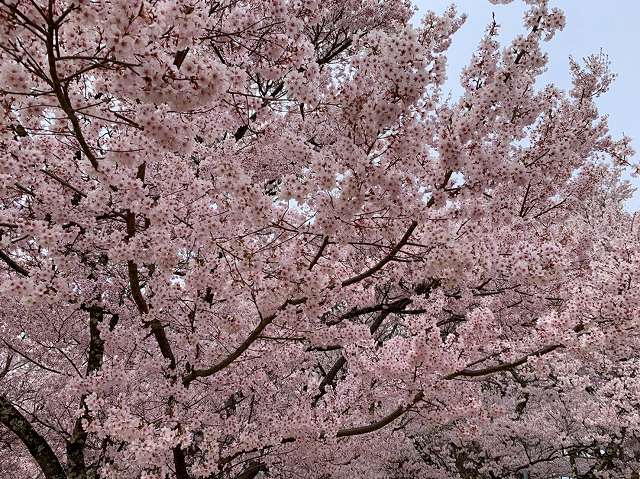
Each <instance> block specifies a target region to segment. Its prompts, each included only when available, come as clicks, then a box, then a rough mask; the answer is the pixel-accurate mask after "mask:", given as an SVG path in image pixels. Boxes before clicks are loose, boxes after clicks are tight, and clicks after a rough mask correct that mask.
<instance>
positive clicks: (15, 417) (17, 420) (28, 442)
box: [0, 395, 67, 479]
mask: <svg viewBox="0 0 640 479" xmlns="http://www.w3.org/2000/svg"><path fill="white" fill-rule="evenodd" d="M0 422H1V423H2V424H4V426H5V427H7V428H8V429H9V430H11V431H13V433H14V434H15V435H16V436H18V438H20V440H21V441H22V443H23V444H24V445H25V446H26V448H27V450H28V451H29V453H31V456H33V458H34V459H35V461H36V462H37V463H38V466H40V470H41V471H42V473H43V474H44V477H45V478H46V479H67V476H66V474H65V472H64V469H63V468H62V465H61V464H60V461H59V460H58V458H57V456H56V455H55V453H54V452H53V450H52V449H51V446H49V443H48V442H47V441H46V439H45V438H43V437H42V436H41V435H40V434H39V433H38V431H36V430H35V429H34V428H33V426H32V425H31V424H30V423H29V421H27V419H26V418H25V417H24V416H23V415H22V414H21V413H20V411H18V410H17V409H16V408H15V407H14V406H13V404H11V402H9V400H8V399H7V398H5V397H4V396H3V395H0Z"/></svg>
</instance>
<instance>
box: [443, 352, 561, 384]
mask: <svg viewBox="0 0 640 479" xmlns="http://www.w3.org/2000/svg"><path fill="white" fill-rule="evenodd" d="M559 348H564V345H562V344H552V345H550V346H545V347H544V348H541V349H538V350H537V351H534V352H532V353H529V354H526V355H524V356H523V357H521V358H519V359H517V360H516V361H512V362H510V363H503V364H496V365H495V366H490V367H488V368H482V369H463V370H461V371H456V372H454V373H451V374H447V375H446V376H444V378H443V379H447V380H451V379H456V378H459V377H469V378H475V377H479V376H487V375H488V374H493V373H499V372H502V371H508V370H510V369H513V368H516V367H518V366H522V365H523V364H524V363H526V362H527V361H528V360H529V358H530V357H533V356H538V357H539V356H543V355H545V354H548V353H550V352H552V351H555V350H556V349H559Z"/></svg>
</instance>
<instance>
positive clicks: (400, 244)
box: [342, 221, 418, 287]
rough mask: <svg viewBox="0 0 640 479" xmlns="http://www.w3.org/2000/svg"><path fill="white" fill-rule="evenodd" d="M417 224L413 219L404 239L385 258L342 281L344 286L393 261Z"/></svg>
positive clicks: (360, 279) (356, 281) (369, 274)
mask: <svg viewBox="0 0 640 479" xmlns="http://www.w3.org/2000/svg"><path fill="white" fill-rule="evenodd" d="M417 226H418V223H417V222H416V221H412V222H411V226H409V229H408V230H407V232H406V233H405V234H404V236H403V237H402V239H400V241H399V242H398V244H396V245H395V246H394V247H393V248H392V249H391V251H390V252H389V254H388V255H386V256H385V257H384V258H382V259H381V260H380V261H378V262H377V263H376V264H375V265H374V266H372V267H371V268H369V269H368V270H366V271H363V272H362V273H360V274H358V275H356V276H354V277H353V278H349V279H346V280H344V281H343V282H342V286H343V287H346V286H350V285H352V284H355V283H358V282H359V281H362V280H363V279H365V278H368V277H369V276H371V275H372V274H374V273H376V272H378V271H380V270H381V269H382V268H383V267H384V265H385V264H387V263H388V262H389V261H391V260H392V259H393V258H394V257H395V255H396V254H398V252H399V251H400V249H401V248H402V247H403V246H404V245H405V244H407V241H409V238H411V235H412V234H413V230H415V229H416V227H417Z"/></svg>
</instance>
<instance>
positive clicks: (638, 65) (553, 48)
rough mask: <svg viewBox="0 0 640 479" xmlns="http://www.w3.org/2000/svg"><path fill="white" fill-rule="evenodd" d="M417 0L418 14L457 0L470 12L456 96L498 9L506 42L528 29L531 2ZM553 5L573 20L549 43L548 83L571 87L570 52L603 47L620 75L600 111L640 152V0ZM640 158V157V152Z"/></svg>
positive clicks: (451, 58) (459, 38) (556, 1)
mask: <svg viewBox="0 0 640 479" xmlns="http://www.w3.org/2000/svg"><path fill="white" fill-rule="evenodd" d="M413 3H414V4H415V5H416V6H417V7H418V9H419V11H418V13H417V14H416V17H417V18H419V16H420V15H421V13H424V12H426V11H427V10H433V11H435V12H437V13H442V12H443V11H444V10H445V9H446V8H447V7H448V6H449V5H450V4H451V3H455V4H456V5H457V7H458V11H459V12H460V13H466V14H467V15H468V18H467V21H466V23H465V24H464V25H463V26H462V28H461V29H460V30H459V31H458V32H457V33H456V35H455V37H454V39H453V43H452V45H451V48H450V50H449V53H448V70H447V73H448V80H447V85H446V88H445V91H447V92H448V91H451V93H452V96H453V98H455V97H456V96H458V94H459V93H460V91H461V89H460V86H459V82H458V78H459V73H460V71H461V69H462V67H463V66H465V65H466V64H467V63H468V61H469V59H470V58H471V53H472V52H473V50H474V49H475V47H476V46H477V44H478V41H479V40H480V38H481V37H482V35H483V33H484V30H485V27H486V26H487V24H489V23H490V22H491V15H492V13H495V16H496V21H497V23H498V24H499V25H500V26H501V34H500V41H501V44H502V45H506V44H507V43H508V42H509V41H510V40H511V39H512V38H513V37H514V36H515V35H517V34H521V33H524V32H525V30H524V27H523V26H522V16H523V14H524V12H525V10H526V5H525V4H524V2H523V1H521V0H516V1H514V2H513V3H511V4H508V5H493V4H491V3H490V2H489V1H488V0H456V1H454V2H452V1H451V0H413ZM551 5H552V6H557V7H559V8H561V9H562V10H564V12H565V15H566V17H567V25H566V26H565V28H564V30H563V31H561V32H558V33H557V34H556V36H555V37H554V38H553V40H551V41H550V42H549V43H547V44H546V45H545V50H546V51H547V53H548V54H549V64H548V70H547V72H546V73H545V75H544V76H543V78H542V81H543V82H544V83H543V84H546V83H555V84H556V85H557V86H559V87H560V88H563V89H566V88H568V87H569V83H570V75H569V56H570V55H571V56H573V57H574V58H575V59H577V60H580V59H582V58H584V57H586V56H588V55H590V54H592V53H598V52H600V51H601V50H602V51H603V52H604V53H605V54H607V55H608V56H609V60H610V61H611V70H612V71H613V72H614V73H616V74H617V75H618V77H617V79H616V81H615V83H614V84H613V85H612V87H611V89H610V90H609V92H607V93H606V94H605V95H604V96H603V97H601V98H600V99H599V101H598V106H599V108H600V112H601V113H602V114H607V115H609V126H610V128H611V131H612V133H613V134H614V135H615V136H616V137H619V136H621V135H622V134H626V135H628V136H630V137H631V138H632V139H633V140H634V141H633V147H634V149H635V150H636V151H638V152H640V122H639V121H638V120H637V117H638V112H640V62H639V61H638V60H639V59H640V58H639V57H638V48H640V26H639V25H638V20H639V19H640V0H609V1H608V2H602V1H600V0H552V1H551ZM634 161H636V162H637V161H640V154H637V155H636V157H635V158H634ZM628 179H629V180H630V181H631V182H632V183H633V184H634V185H635V186H636V188H638V190H637V191H636V193H635V195H634V197H633V198H632V199H631V200H630V201H629V202H628V204H627V205H626V207H627V209H628V210H630V211H640V178H631V177H628Z"/></svg>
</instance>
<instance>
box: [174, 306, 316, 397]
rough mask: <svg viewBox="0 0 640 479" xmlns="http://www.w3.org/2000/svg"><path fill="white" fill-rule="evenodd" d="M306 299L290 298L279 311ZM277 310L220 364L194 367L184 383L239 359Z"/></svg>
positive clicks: (184, 379)
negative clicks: (202, 367)
mask: <svg viewBox="0 0 640 479" xmlns="http://www.w3.org/2000/svg"><path fill="white" fill-rule="evenodd" d="M305 301H306V298H300V299H293V300H288V301H287V302H285V303H284V304H283V305H282V306H280V307H279V308H278V311H282V310H284V309H285V308H286V307H287V306H288V305H294V306H295V305H297V304H302V303H304V302H305ZM276 316H277V312H276V313H273V314H270V315H269V316H265V317H264V318H262V320H261V321H260V323H258V326H256V328H255V329H254V330H253V331H252V332H251V333H250V334H249V336H247V338H246V339H245V340H244V341H243V342H242V344H241V345H240V346H238V347H237V348H236V349H235V350H234V351H233V352H232V353H231V354H229V355H228V356H227V357H226V358H224V359H223V360H222V361H220V362H219V363H218V364H215V365H213V366H211V367H209V368H205V369H194V370H193V371H191V372H190V373H189V374H187V375H186V376H184V377H183V378H182V383H183V384H184V385H185V386H186V387H188V386H189V384H190V383H191V382H192V381H193V380H194V379H196V378H204V377H207V376H211V375H213V374H216V373H217V372H219V371H221V370H223V369H224V368H226V367H227V366H229V365H230V364H231V363H233V362H234V361H235V360H236V359H238V358H239V357H240V356H241V355H242V354H243V353H244V352H245V351H246V350H247V349H249V347H250V346H251V345H252V344H253V343H254V342H255V341H256V340H257V339H258V338H259V337H260V335H261V334H262V331H264V329H265V328H266V327H267V326H268V325H269V324H271V322H272V321H273V320H274V319H275V318H276Z"/></svg>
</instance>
